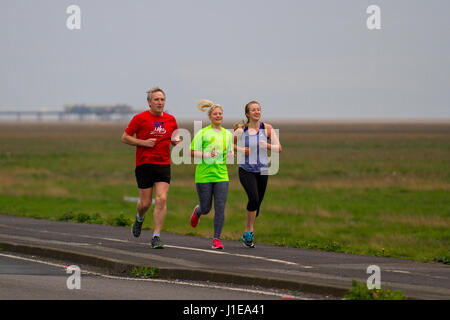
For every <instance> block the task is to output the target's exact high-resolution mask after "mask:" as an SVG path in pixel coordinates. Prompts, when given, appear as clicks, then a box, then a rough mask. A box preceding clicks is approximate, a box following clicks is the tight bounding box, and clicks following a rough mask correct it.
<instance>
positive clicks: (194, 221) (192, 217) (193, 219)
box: [191, 205, 200, 228]
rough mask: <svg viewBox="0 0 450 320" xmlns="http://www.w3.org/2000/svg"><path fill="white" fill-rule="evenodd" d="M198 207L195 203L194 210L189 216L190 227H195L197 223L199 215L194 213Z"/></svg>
mask: <svg viewBox="0 0 450 320" xmlns="http://www.w3.org/2000/svg"><path fill="white" fill-rule="evenodd" d="M198 207H199V206H198V205H196V206H195V208H194V212H192V216H191V227H192V228H195V227H196V226H197V225H198V221H199V220H200V217H198V216H197V215H196V214H195V210H197V208H198Z"/></svg>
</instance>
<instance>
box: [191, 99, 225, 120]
mask: <svg viewBox="0 0 450 320" xmlns="http://www.w3.org/2000/svg"><path fill="white" fill-rule="evenodd" d="M197 108H198V109H199V110H200V111H202V112H206V110H207V109H209V110H208V117H209V116H211V112H212V111H213V110H214V109H215V108H220V110H222V112H223V109H222V106H221V105H220V104H215V103H214V102H212V101H210V100H206V99H202V100H199V101H198V102H197Z"/></svg>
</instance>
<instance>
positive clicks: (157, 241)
mask: <svg viewBox="0 0 450 320" xmlns="http://www.w3.org/2000/svg"><path fill="white" fill-rule="evenodd" d="M151 246H152V248H153V249H163V248H164V245H163V243H162V241H161V238H160V237H158V236H154V237H153V238H152V242H151Z"/></svg>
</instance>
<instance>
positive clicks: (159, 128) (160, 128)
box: [151, 121, 166, 136]
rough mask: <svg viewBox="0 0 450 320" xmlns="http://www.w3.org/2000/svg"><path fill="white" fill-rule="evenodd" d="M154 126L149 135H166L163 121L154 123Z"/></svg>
mask: <svg viewBox="0 0 450 320" xmlns="http://www.w3.org/2000/svg"><path fill="white" fill-rule="evenodd" d="M154 124H155V128H154V129H153V131H152V132H151V134H154V135H161V136H162V135H164V134H165V133H166V129H165V128H164V122H163V121H161V122H159V121H155V122H154Z"/></svg>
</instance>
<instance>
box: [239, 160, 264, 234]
mask: <svg viewBox="0 0 450 320" xmlns="http://www.w3.org/2000/svg"><path fill="white" fill-rule="evenodd" d="M239 181H240V182H241V184H242V186H243V187H244V190H245V192H246V193H247V197H248V203H247V225H246V230H245V231H246V232H247V231H251V232H253V226H254V224H255V220H256V214H257V210H258V206H259V204H260V201H259V196H258V184H257V180H256V176H255V174H253V173H252V172H248V171H245V170H244V169H242V168H239Z"/></svg>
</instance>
